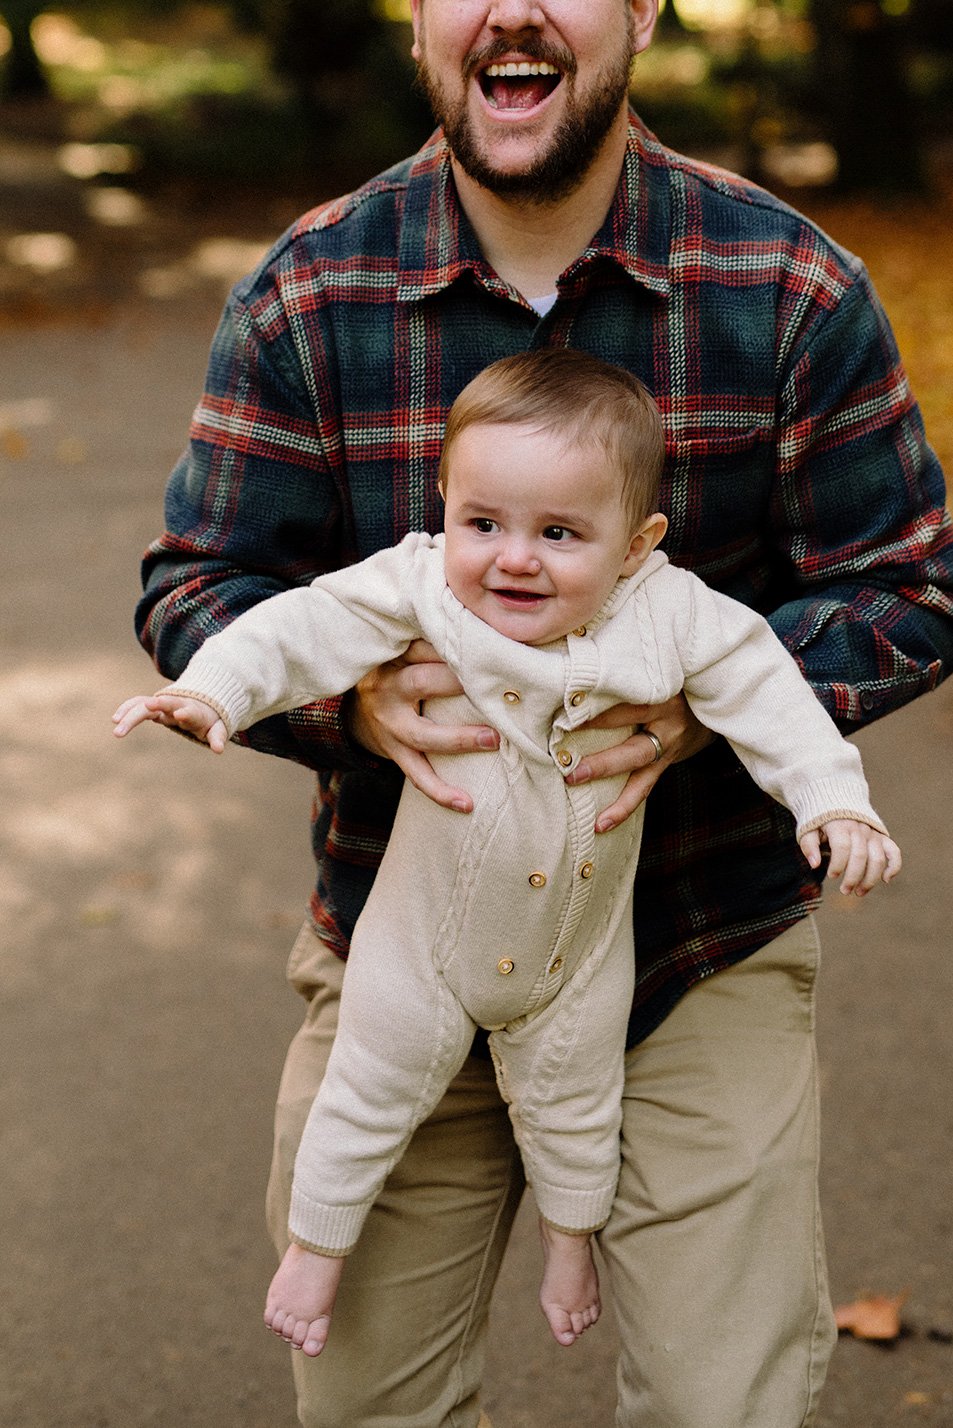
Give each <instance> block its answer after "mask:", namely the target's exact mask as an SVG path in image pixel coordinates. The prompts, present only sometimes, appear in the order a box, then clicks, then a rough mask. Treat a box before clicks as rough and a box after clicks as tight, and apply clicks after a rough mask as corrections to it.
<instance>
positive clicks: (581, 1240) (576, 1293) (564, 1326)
mask: <svg viewBox="0 0 953 1428" xmlns="http://www.w3.org/2000/svg"><path fill="white" fill-rule="evenodd" d="M539 1231H540V1235H541V1237H542V1241H543V1260H544V1269H543V1282H542V1284H541V1285H540V1289H539V1302H540V1305H541V1306H542V1310H543V1313H544V1314H545V1315H546V1318H547V1320H548V1321H549V1327H550V1329H552V1331H553V1338H554V1339H555V1340H556V1342H557V1344H566V1345H567V1346H568V1345H569V1344H574V1343H575V1342H576V1340H577V1339H578V1338H579V1335H580V1334H582V1333H584V1332H585V1330H586V1329H589V1328H591V1327H592V1325H593V1324H594V1323H595V1322H596V1320H597V1319H598V1318H599V1314H600V1312H601V1310H602V1305H601V1303H600V1300H599V1276H598V1274H597V1273H596V1266H595V1261H594V1260H593V1258H592V1237H591V1236H590V1235H569V1234H566V1232H565V1231H564V1230H557V1229H556V1227H555V1226H554V1225H551V1224H549V1222H548V1221H547V1220H544V1219H543V1218H542V1217H540V1221H539Z"/></svg>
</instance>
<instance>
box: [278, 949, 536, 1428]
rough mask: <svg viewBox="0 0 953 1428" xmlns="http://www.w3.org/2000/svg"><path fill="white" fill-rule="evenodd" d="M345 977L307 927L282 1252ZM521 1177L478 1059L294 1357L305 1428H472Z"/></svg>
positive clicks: (299, 960) (286, 1120)
mask: <svg viewBox="0 0 953 1428" xmlns="http://www.w3.org/2000/svg"><path fill="white" fill-rule="evenodd" d="M343 974H344V965H343V963H342V962H341V961H340V960H339V959H338V958H337V957H335V956H334V955H333V953H331V952H329V951H328V950H327V949H326V948H325V947H324V946H323V944H322V943H321V942H320V941H319V940H318V938H317V937H315V935H314V933H313V932H312V930H311V929H310V927H307V928H305V929H304V930H303V931H302V933H301V935H300V937H299V938H298V942H297V943H296V945H295V950H294V952H293V953H292V962H291V966H290V967H289V975H290V977H291V980H292V982H293V984H294V985H296V986H297V988H298V990H300V991H302V992H303V993H304V995H305V996H307V997H308V999H309V1006H308V1011H307V1015H306V1018H305V1021H304V1024H303V1025H302V1027H301V1029H300V1031H299V1032H298V1033H297V1035H296V1037H295V1039H294V1041H293V1042H292V1045H291V1048H290V1050H289V1053H288V1059H287V1061H286V1064H285V1070H284V1075H283V1077H282V1083H281V1089H280V1091H279V1096H278V1106H277V1110H276V1118H275V1157H274V1161H273V1164H272V1174H271V1180H270V1183H269V1189H268V1221H269V1228H270V1230H271V1233H272V1237H273V1239H274V1241H275V1244H276V1246H277V1248H278V1252H279V1254H281V1253H283V1251H284V1249H285V1246H286V1245H287V1218H288V1204H289V1198H290V1186H291V1175H292V1168H293V1165H294V1159H295V1154H296V1150H297V1145H298V1140H299V1137H300V1135H301V1131H302V1128H303V1126H304V1122H305V1120H306V1118H307V1116H308V1112H309V1110H310V1106H311V1102H312V1100H313V1097H314V1095H315V1092H316V1090H317V1087H318V1085H319V1083H320V1081H321V1077H322V1075H323V1071H324V1066H325V1064H326V1061H327V1057H328V1054H329V1051H330V1046H331V1043H332V1041H333V1037H334V1027H335V1023H336V1019H337V1004H338V1000H339V998H340V992H341V983H342V980H343ZM522 1184H523V1182H522V1171H521V1166H520V1161H519V1156H518V1155H517V1153H516V1150H515V1147H514V1145H513V1140H512V1135H511V1132H510V1127H509V1122H508V1119H507V1115H506V1108H505V1106H504V1105H503V1102H502V1101H501V1100H500V1097H499V1093H498V1091H497V1089H496V1083H495V1077H494V1075H493V1070H492V1067H491V1065H490V1062H489V1060H485V1059H482V1058H479V1057H470V1058H468V1060H467V1062H466V1064H465V1065H464V1067H463V1069H462V1071H461V1072H460V1073H459V1075H458V1076H457V1077H456V1078H455V1079H454V1081H453V1083H452V1085H451V1086H450V1088H449V1090H448V1091H447V1094H446V1095H445V1096H444V1098H443V1100H442V1101H441V1103H440V1105H439V1106H438V1107H437V1109H436V1111H434V1113H433V1114H432V1115H431V1116H430V1117H429V1118H428V1119H427V1120H426V1121H425V1122H424V1123H423V1125H421V1126H420V1127H419V1129H418V1130H417V1132H416V1133H415V1135H414V1137H413V1139H412V1140H411V1142H410V1145H409V1146H408V1148H407V1151H406V1153H405V1154H404V1156H403V1158H402V1160H400V1162H399V1163H398V1164H397V1166H396V1167H395V1168H394V1170H393V1172H392V1173H391V1175H390V1177H389V1179H388V1181H387V1183H386V1184H385V1186H384V1189H383V1191H382V1192H381V1195H380V1196H379V1198H378V1200H377V1202H376V1203H375V1205H374V1207H373V1208H372V1210H371V1212H370V1215H369V1216H368V1219H367V1222H366V1224H365V1227H364V1231H363V1233H362V1235H361V1239H360V1242H359V1244H358V1246H357V1248H356V1250H355V1251H354V1253H353V1254H352V1255H351V1256H350V1257H349V1259H348V1263H347V1268H346V1270H345V1274H344V1278H343V1281H342V1284H341V1289H340V1292H339V1294H338V1298H337V1303H336V1305H335V1310H334V1325H333V1329H332V1333H331V1338H330V1339H329V1342H328V1345H327V1348H326V1349H325V1350H324V1352H323V1353H322V1354H321V1356H320V1358H317V1359H306V1358H305V1357H304V1356H303V1355H302V1354H292V1363H293V1367H294V1372H295V1381H296V1387H297V1392H298V1414H299V1418H300V1421H301V1423H302V1424H303V1425H304V1428H366V1425H370V1424H373V1425H374V1428H476V1425H477V1423H478V1421H479V1402H478V1397H479V1386H480V1381H481V1378H482V1373H483V1362H484V1356H485V1340H486V1327H487V1312H488V1308H489V1300H490V1293H491V1290H492V1287H493V1284H494V1282H495V1279H496V1275H497V1272H498V1270H499V1266H500V1261H501V1260H502V1257H503V1251H504V1249H505V1246H506V1240H507V1238H508V1235H509V1231H510V1228H511V1225H512V1222H513V1217H514V1215H515V1213H516V1209H517V1206H518V1204H519V1199H520V1196H521V1193H522ZM264 1288H265V1286H264V1285H263V1286H262V1300H263V1302H264ZM277 1348H278V1345H277V1344H276V1349H277Z"/></svg>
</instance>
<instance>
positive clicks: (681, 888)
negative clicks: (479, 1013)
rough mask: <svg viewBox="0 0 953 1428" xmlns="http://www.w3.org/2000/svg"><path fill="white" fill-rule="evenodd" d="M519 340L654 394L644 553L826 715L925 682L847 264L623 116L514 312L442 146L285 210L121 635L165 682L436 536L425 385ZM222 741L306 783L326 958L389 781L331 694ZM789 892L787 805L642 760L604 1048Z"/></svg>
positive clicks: (911, 472)
mask: <svg viewBox="0 0 953 1428" xmlns="http://www.w3.org/2000/svg"><path fill="white" fill-rule="evenodd" d="M546 344H564V345H567V346H572V347H577V348H583V349H587V350H590V351H592V352H595V353H597V354H598V355H600V356H601V357H604V358H606V359H608V360H610V361H613V362H617V363H619V364H621V365H622V366H624V367H628V368H630V369H631V370H632V371H634V372H635V373H637V374H638V376H639V377H641V378H642V379H643V381H645V382H646V383H647V385H648V386H649V388H650V390H652V391H653V392H654V394H655V396H656V398H657V400H658V403H659V406H660V408H661V412H662V415H663V418H664V423H665V427H666V432H667V446H668V460H667V468H666V473H665V480H664V488H663V498H664V509H665V510H666V512H667V513H668V515H669V518H670V527H669V533H668V535H667V537H666V541H665V549H666V551H667V552H668V554H669V556H670V558H671V559H672V560H673V561H674V562H675V563H676V564H681V565H685V566H687V567H689V568H690V569H692V570H694V571H696V572H697V574H699V575H700V576H701V577H702V578H703V579H705V580H706V581H708V582H709V583H710V584H711V585H713V586H714V587H716V588H717V589H719V590H723V591H725V592H727V593H728V594H729V595H732V596H734V597H735V598H736V599H739V600H742V601H744V602H745V603H747V604H749V605H752V606H754V607H756V608H757V609H758V610H760V611H762V612H763V613H764V614H766V615H767V616H768V617H769V619H770V620H771V622H772V624H773V626H774V628H775V629H776V631H777V633H778V634H779V636H780V637H781V639H782V640H783V641H784V643H785V644H786V645H787V646H788V648H789V649H790V650H791V651H792V653H793V654H794V655H795V657H796V659H797V660H798V661H799V663H800V665H801V667H802V669H803V670H804V673H805V675H806V676H807V678H808V679H809V680H810V682H811V684H812V685H813V687H814V689H815V691H816V693H817V695H818V697H819V698H820V699H821V700H822V702H823V703H824V704H825V706H826V707H827V709H828V711H829V712H830V713H831V714H832V715H833V717H834V718H835V719H836V720H837V721H838V723H839V724H840V726H841V727H842V728H843V729H845V730H849V729H851V728H856V727H858V726H859V725H861V724H863V723H864V722H866V721H869V720H872V719H875V718H877V717H879V716H880V715H882V714H885V713H887V712H888V711H889V710H891V709H893V708H896V707H897V706H899V705H901V704H903V703H905V702H906V701H907V700H909V699H912V698H914V697H915V696H917V695H919V694H921V693H923V692H924V691H926V690H928V689H931V688H933V687H934V686H935V685H936V684H937V683H938V682H939V680H940V679H941V678H942V677H943V676H944V674H945V673H946V672H947V670H948V668H949V665H950V661H951V659H953V622H951V619H950V616H951V613H953V542H951V534H950V525H949V522H948V519H947V516H946V512H945V506H944V489H943V479H942V473H941V472H940V470H939V468H938V464H937V461H936V458H935V457H934V455H933V453H932V452H931V450H930V448H929V447H928V446H927V445H926V443H925V439H924V434H923V430H922V423H921V419H920V414H919V411H918V408H917V406H916V404H915V402H914V400H913V398H912V397H911V394H910V391H909V389H908V386H907V382H906V378H905V375H904V372H903V370H902V367H901V364H900V361H899V358H898V355H897V351H896V347H895V344H894V340H893V337H892V334H891V332H890V328H889V325H888V323H887V320H886V318H885V316H884V314H883V311H882V309H881V307H880V304H879V302H878V301H877V299H876V297H875V295H874V293H873V291H872V289H871V286H870V283H869V280H868V278H867V275H866V273H865V270H864V268H863V266H862V265H861V263H860V262H859V261H858V260H857V259H856V258H854V257H852V256H851V255H850V254H848V253H846V252H844V251H843V250H842V249H840V248H839V247H837V246H836V245H834V244H833V243H832V242H831V241H830V240H829V239H828V238H826V237H825V236H824V235H823V234H822V233H821V232H819V231H818V229H817V228H816V227H815V226H814V225H813V224H811V223H810V222H809V221H807V220H806V219H805V218H803V217H802V216H800V215H799V214H797V213H795V212H794V211H793V210H791V209H790V208H788V207H786V206H785V205H783V204H782V203H780V202H779V201H777V200H776V199H774V198H773V197H771V196H770V195H768V194H766V193H764V192H763V191H762V190H760V189H758V188H756V187H754V186H752V185H751V184H749V183H746V182H744V181H742V180H741V179H739V178H737V177H735V176H733V175H730V174H726V173H724V172H722V171H720V170H717V169H713V168H710V167H707V166H705V165H702V164H699V163H696V162H694V161H691V160H689V159H686V158H684V157H682V156H680V155H676V154H674V153H672V152H671V151H669V150H667V149H665V148H664V147H663V146H662V145H660V144H659V143H658V141H657V140H656V139H655V138H654V136H653V135H651V134H650V133H648V131H647V130H645V129H644V127H643V126H642V125H641V123H640V122H639V121H638V119H637V118H636V116H634V115H633V116H632V118H631V123H630V131H629V141H628V147H627V152H626V157H625V163H624V168H623V172H622V176H621V180H620V184H619V188H618V192H617V195H616V199H615V202H614V204H613V207H612V209H611V211H610V212H609V214H608V216H607V218H606V220H605V222H604V224H603V225H602V228H601V229H600V231H599V232H598V233H597V234H596V236H595V237H594V238H593V240H592V242H591V243H590V245H589V246H588V247H587V248H586V250H585V251H584V252H583V253H582V254H580V256H579V257H578V258H577V259H576V260H575V261H574V262H573V263H572V264H571V265H570V266H569V268H567V270H566V271H565V272H564V273H563V274H562V275H561V277H560V279H559V283H558V300H557V302H556V305H555V307H554V308H553V309H552V310H551V311H550V312H549V313H548V314H547V315H546V316H545V317H543V318H540V317H538V316H537V314H536V313H535V311H534V310H533V309H532V307H531V306H530V305H529V304H528V303H527V302H526V301H525V300H524V299H523V298H522V297H521V295H520V294H519V293H518V292H516V291H515V290H514V289H513V288H511V287H510V286H508V285H507V283H505V282H504V281H503V280H502V279H501V278H500V277H499V276H498V275H497V274H496V273H495V272H494V271H493V269H492V268H491V267H490V266H489V265H488V263H487V262H486V261H485V259H484V258H483V256H482V254H481V252H480V249H479V246H478V244H477V241H476V238H475V235H474V233H473V231H472V229H471V227H470V225H469V223H468V221H467V219H466V217H465V215H464V213H463V211H462V209H461V207H460V204H459V201H458V199H457V196H456V191H455V188H454V183H453V178H452V174H451V169H450V164H449V155H448V150H447V146H446V144H445V142H444V140H443V139H442V137H441V135H440V134H439V133H438V134H437V135H435V136H434V137H433V138H432V139H431V141H430V142H429V143H428V145H427V146H426V147H425V148H424V149H423V150H421V152H420V153H419V154H417V155H416V156H415V157H414V158H412V159H409V160H407V161H406V162H404V163H401V164H399V165H397V166H396V167H394V168H393V169H391V170H389V171H388V172H387V173H385V174H383V175H381V176H379V177H378V178H376V179H374V180H372V181H371V182H370V183H368V184H367V185H365V186H364V187H363V188H361V189H359V190H358V191H357V192H355V193H353V194H350V195H348V196H347V197H344V198H341V199H339V200H336V201H335V202H333V203H330V204H327V205H325V206H322V207H320V208H318V209H316V210H314V211H313V212H312V213H310V214H307V215H306V216H305V217H304V218H302V219H301V220H300V221H299V222H298V223H297V224H296V225H294V227H293V228H292V229H290V230H289V232H288V233H287V234H286V235H285V236H284V237H283V238H282V239H281V240H280V241H279V242H278V244H277V245H276V246H275V248H274V249H273V250H272V252H271V253H270V254H269V255H268V257H266V259H265V260H264V261H263V263H262V264H261V265H260V267H259V268H258V269H257V271H256V272H254V273H252V274H251V275H250V276H249V277H248V278H247V279H245V280H244V281H243V282H241V283H240V284H239V285H238V286H237V287H236V288H235V290H234V292H233V293H232V296H231V298H230V301H229V303H228V305H227V308H226V310H225V313H224V315H223V318H222V321H221V324H220V327H219V330H218V332H217V335H216V337H215V341H214V345H213V348H212V354H211V360H210V366H209V374H208V382H207V390H206V393H205V396H204V398H203V399H202V401H201V403H200V404H199V406H198V408H197V410H196V413H195V417H194V421H193V426H192V433H191V445H190V449H189V451H188V452H187V453H186V455H185V456H184V457H183V458H182V461H181V462H180V463H179V465H178V466H177V468H176V470H175V471H174V472H173V475H172V477H171V480H170V483H169V487H168V492H167V514H166V520H167V527H168V529H167V532H166V534H165V535H163V536H162V538H161V539H160V540H158V541H157V542H155V544H154V545H153V546H151V547H150V550H149V552H148V553H147V556H146V560H145V566H144V574H145V582H146V593H145V595H144V597H143V599H142V601H141V603H140V606H139V612H138V629H139V632H140V637H141V639H142V641H143V643H144V644H145V646H146V648H147V649H148V650H149V651H150V652H151V653H152V655H153V657H154V659H155V661H156V663H157V664H158V666H159V668H160V669H161V671H162V672H163V674H165V675H166V676H169V677H175V676H176V675H177V674H178V673H179V672H180V671H181V669H182V668H183V666H184V665H185V663H186V661H187V659H188V657H189V656H190V655H191V653H192V652H193V651H194V650H195V649H196V648H197V646H198V645H199V644H200V643H201V642H202V641H203V640H204V639H205V638H206V637H207V636H208V635H210V634H212V633H213V632H214V631H215V630H217V629H220V628H221V627H222V626H223V625H225V624H227V623H228V622H229V621H230V620H232V619H233V618H234V617H235V616H236V615H238V614H239V613H240V612H241V611H242V610H244V609H246V608H247V607H248V606H250V605H252V604H254V603H255V602H256V601H258V600H261V599H264V598H265V597H266V596H268V595H270V594H272V593H274V592H276V591H278V590H281V589H283V588H285V587H287V586H289V585H293V584H298V583H304V582H306V581H309V580H310V579H312V578H313V577H314V576H315V575H318V574H320V573H322V572H323V571H327V570H330V569H334V568H336V567H339V566H341V565H343V564H347V563H350V562H352V561H354V560H355V559H357V558H360V557H363V556H365V555H368V554H370V553H371V552H372V551H374V550H376V549H378V548H380V547H381V546H384V545H390V544H393V543H395V542H396V541H398V540H399V539H400V538H401V537H402V536H403V535H404V534H405V533H406V532H407V531H409V530H418V529H426V530H430V531H436V530H439V528H440V524H441V512H440V507H439V504H438V495H437V491H436V485H435V480H436V469H437V460H438V455H439V451H440V443H441V437H442V433H443V428H444V421H445V418H446V414H447V410H448V408H449V406H450V404H451V402H452V401H453V399H454V397H455V396H456V395H457V393H458V392H459V391H460V389H461V388H462V387H463V386H464V384H465V383H466V382H468V381H469V380H470V378H471V377H473V376H474V375H475V374H476V372H478V371H479V370H480V369H481V368H482V367H484V366H485V365H486V364H487V363H489V362H490V361H492V360H494V359H495V358H497V357H500V356H503V355H505V354H508V353H512V352H516V351H520V350H523V349H525V348H528V347H534V346H543V345H546ZM243 737H244V738H245V739H246V740H247V742H248V743H250V744H252V745H253V746H255V747H257V748H259V749H262V750H265V751H267V752H269V753H273V754H278V755H281V756H283V757H286V758H292V759H297V760H299V761H300V762H302V763H304V764H306V765H308V766H310V767H311V768H313V769H316V770H317V771H318V774H319V780H318V782H319V792H318V797H317V799H316V801H315V817H314V824H313V839H314V849H315V853H316V856H317V863H318V880H317V887H316V890H315V893H314V897H313V901H312V915H313V918H314V922H315V925H316V927H317V929H318V931H319V932H320V934H321V935H322V936H323V937H324V938H325V939H326V940H327V941H328V942H329V944H330V945H331V946H332V947H333V948H334V949H335V950H336V951H338V952H339V953H341V954H342V955H343V954H344V953H346V950H347V946H348V940H349V937H350V934H351V930H352V928H353V926H354V922H355V920H356V918H357V915H358V913H359V912H360V910H361V907H362V905H363V903H364V899H365V898H366V896H367V893H368V890H369V888H370V885H371V882H372V880H373V877H374V872H375V868H376V866H377V864H378V862H379V859H380V856H381V854H382V851H383V848H384V846H385V843H386V840H387V836H388V831H389V828H390V824H391V820H392V817H393V812H394V809H395V806H396V801H397V798H398V796H399V792H400V778H399V775H397V772H396V770H395V769H394V768H393V767H392V766H383V767H382V766H380V765H379V764H377V763H375V761H374V760H372V759H370V758H369V757H368V756H367V755H366V754H364V753H363V752H362V751H361V750H360V749H359V748H356V747H354V746H353V745H352V744H351V742H350V741H349V739H348V737H347V733H346V731H345V729H344V727H343V725H342V721H341V702H340V701H338V700H334V701H328V702H326V703H322V704H318V705H312V706H309V707H308V708H305V709H300V710H296V711H294V712H292V713H291V714H289V715H287V716H282V717H281V718H276V719H271V720H266V721H264V722H263V723H262V724H260V725H258V726H256V728H255V729H254V730H253V731H251V733H250V734H249V735H246V736H243ZM409 895H411V896H412V895H413V893H412V890H410V891H409ZM818 898H819V885H818V880H817V877H816V876H814V875H813V874H812V873H811V872H810V870H809V869H808V868H807V865H806V864H805V863H804V861H803V860H802V859H801V856H800V853H799V851H798V848H797V846H796V844H795V841H794V838H793V824H792V821H791V819H790V817H789V815H788V814H787V812H786V811H785V810H784V809H782V808H781V807H780V806H779V805H777V804H775V803H773V802H772V801H771V800H770V799H769V798H767V797H766V796H765V795H764V794H762V793H761V792H760V790H758V789H757V788H756V786H755V785H754V783H753V782H752V781H751V780H750V778H749V777H748V775H747V774H746V773H745V772H744V770H743V769H742V767H741V765H740V764H739V763H738V761H737V759H736V758H735V757H734V755H733V754H732V753H731V751H730V749H729V748H728V746H727V745H725V744H724V743H723V742H719V743H716V744H715V745H712V746H711V747H709V748H708V749H706V750H705V751H704V752H703V753H701V754H699V755H698V756H696V757H695V758H693V759H691V760H689V761H687V762H685V763H683V764H680V765H677V766H675V767H673V768H671V769H669V770H667V771H666V772H665V774H664V775H663V776H662V778H661V779H660V781H659V783H658V785H657V787H656V789H655V791H654V792H653V793H652V796H651V798H650V799H649V801H648V808H647V816H646V828H645V838H644V843H643V850H642V857H641V862H640V864H639V869H638V874H637V879H636V901H635V905H636V913H635V920H636V926H635V936H636V960H637V969H638V988H637V993H636V1003H635V1006H634V1008H633V1014H632V1021H631V1028H630V1040H631V1041H632V1042H635V1041H637V1040H638V1039H639V1038H640V1037H642V1036H644V1035H645V1034H646V1033H647V1032H648V1031H650V1030H651V1029H652V1027H653V1026H655V1025H656V1024H657V1023H658V1022H659V1021H660V1020H661V1019H662V1017H664V1015H665V1013H666V1011H667V1010H668V1009H669V1008H670V1007H671V1006H672V1005H673V1004H674V1002H675V1001H676V999H677V998H678V997H679V996H680V995H681V994H682V993H683V992H684V991H685V990H686V989H687V988H688V987H690V986H691V985H692V984H693V983H695V982H697V981H698V980H699V979H700V978H703V977H706V976H708V975H710V974H711V973H713V972H715V971H717V970H718V969H719V968H721V967H723V966H726V965H728V964H730V963H732V962H735V961H737V960H739V959H741V958H743V957H745V956H747V955H749V954H750V953H751V952H753V951H755V950H756V949H757V948H758V947H759V946H761V945H763V944H764V943H765V942H767V941H768V940H770V939H771V938H772V937H774V936H776V935H777V934H778V933H779V932H781V931H783V930H784V928H786V927H788V926H790V925H791V924H792V923H793V922H795V921H796V920H797V919H798V918H799V917H801V916H803V915H804V913H805V912H806V911H807V910H808V909H809V908H810V907H812V906H814V905H815V904H816V902H817V901H818ZM381 955H382V956H386V951H385V950H383V949H382V954H381Z"/></svg>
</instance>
